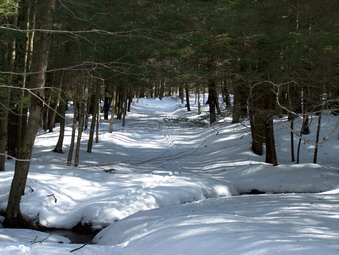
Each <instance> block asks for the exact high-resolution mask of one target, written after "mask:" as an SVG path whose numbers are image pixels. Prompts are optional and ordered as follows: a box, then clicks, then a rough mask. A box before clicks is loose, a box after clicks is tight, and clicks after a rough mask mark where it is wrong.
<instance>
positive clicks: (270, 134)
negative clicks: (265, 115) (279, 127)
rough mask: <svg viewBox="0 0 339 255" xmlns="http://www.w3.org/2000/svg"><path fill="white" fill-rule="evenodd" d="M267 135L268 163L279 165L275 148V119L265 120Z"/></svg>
mask: <svg viewBox="0 0 339 255" xmlns="http://www.w3.org/2000/svg"><path fill="white" fill-rule="evenodd" d="M265 137H266V140H265V141H266V142H265V143H266V159H265V162H266V163H270V164H272V165H273V166H277V165H278V159H277V154H276V150H275V139H274V129H273V119H272V118H270V119H268V120H267V121H266V122H265Z"/></svg>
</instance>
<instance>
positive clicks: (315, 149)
mask: <svg viewBox="0 0 339 255" xmlns="http://www.w3.org/2000/svg"><path fill="white" fill-rule="evenodd" d="M320 126H321V113H320V114H319V116H318V124H317V135H316V138H315V146H314V155H313V163H314V164H317V158H318V148H319V135H320Z"/></svg>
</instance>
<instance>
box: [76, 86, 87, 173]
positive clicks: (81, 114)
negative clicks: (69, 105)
mask: <svg viewBox="0 0 339 255" xmlns="http://www.w3.org/2000/svg"><path fill="white" fill-rule="evenodd" d="M79 87H80V86H79ZM84 118H85V114H84V105H83V104H82V100H81V98H80V100H79V122H78V136H77V143H76V146H75V155H74V166H75V167H78V166H79V161H80V145H81V137H82V132H83V130H84Z"/></svg>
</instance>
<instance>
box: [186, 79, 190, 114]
mask: <svg viewBox="0 0 339 255" xmlns="http://www.w3.org/2000/svg"><path fill="white" fill-rule="evenodd" d="M185 94H186V108H187V111H188V112H190V111H191V107H190V94H189V90H188V84H187V83H186V84H185Z"/></svg>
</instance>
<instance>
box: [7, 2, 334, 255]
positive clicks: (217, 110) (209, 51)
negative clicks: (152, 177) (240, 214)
mask: <svg viewBox="0 0 339 255" xmlns="http://www.w3.org/2000/svg"><path fill="white" fill-rule="evenodd" d="M338 11H339V3H338V1H336V0H323V1H316V0H293V1H292V0H281V1H278V0H190V1H188V0H176V1H171V0H114V1H112V0H110V1H109V0H101V1H94V0H86V1H81V0H1V1H0V173H3V174H5V173H7V172H12V173H13V177H10V178H9V179H10V180H7V182H6V183H8V184H6V185H7V186H8V185H10V187H9V186H8V188H10V189H9V190H8V191H7V190H6V191H4V190H1V189H0V190H1V192H4V193H6V194H7V193H8V194H7V195H5V198H1V197H0V200H1V203H4V204H3V205H1V206H0V211H1V212H0V214H1V215H3V218H4V219H3V222H2V225H3V227H6V228H18V227H19V228H32V229H41V228H42V226H43V224H42V222H38V223H37V222H36V219H35V218H34V217H33V218H30V217H27V214H26V213H22V212H21V209H20V206H21V204H22V199H23V198H24V197H25V196H26V195H27V188H28V187H31V184H30V183H28V182H29V172H30V167H31V165H32V163H34V162H35V161H36V158H35V156H34V151H37V150H39V148H40V147H39V145H37V144H36V142H37V139H38V141H40V140H39V139H42V138H39V136H41V135H42V136H43V135H48V134H50V135H53V136H54V137H55V139H54V140H53V141H51V144H53V148H52V150H50V151H53V153H52V154H54V155H58V156H56V157H58V160H59V159H60V162H62V163H61V164H63V165H64V166H66V169H67V167H68V168H70V169H77V168H78V169H81V168H82V166H83V165H84V161H85V158H86V157H88V156H85V154H86V155H89V154H87V153H92V152H93V151H94V152H97V151H98V147H96V146H97V145H98V146H100V143H103V142H104V141H101V140H102V139H101V138H102V137H106V135H112V137H114V136H116V132H118V131H116V130H120V129H125V130H127V129H128V118H129V116H130V118H131V120H133V121H135V122H136V121H137V120H139V121H140V123H141V124H140V125H142V123H143V122H142V121H143V119H145V118H146V117H147V118H148V117H149V114H151V113H152V114H153V113H154V114H156V111H157V108H159V107H160V110H159V111H163V112H164V113H166V114H165V115H159V116H158V115H156V116H158V117H159V118H163V120H164V121H165V123H167V124H166V125H169V124H171V125H174V126H175V125H178V124H179V125H183V123H186V124H187V122H189V120H190V119H189V118H193V116H195V117H194V118H198V117H199V118H200V122H199V121H198V122H199V123H198V124H199V125H198V124H197V123H196V122H195V124H196V125H198V127H197V128H198V129H199V128H202V127H205V128H209V129H211V130H212V129H217V130H218V132H217V135H219V133H220V134H222V133H223V132H228V131H227V130H228V129H227V128H228V127H224V129H223V128H220V127H219V126H220V125H221V124H220V123H222V121H224V120H225V119H227V121H228V123H229V124H228V125H235V127H238V128H239V130H241V129H242V128H243V127H244V126H246V128H247V130H248V136H249V140H246V139H244V140H243V141H244V143H245V142H248V144H247V145H245V146H247V147H246V148H247V149H246V150H248V151H249V152H250V153H253V155H256V156H258V158H260V161H261V162H262V163H263V164H265V165H266V166H269V167H271V166H273V169H274V167H276V168H278V167H280V165H281V163H280V161H279V156H280V155H279V153H280V152H281V151H282V149H281V144H280V140H279V139H280V138H281V137H280V136H281V134H280V133H279V135H277V132H280V131H279V130H278V131H277V128H276V125H277V123H282V122H284V124H283V125H284V129H285V133H286V134H285V133H284V137H285V138H286V139H285V140H284V148H283V149H284V150H283V151H284V154H283V155H284V156H281V158H283V160H282V161H283V163H282V164H283V165H286V164H287V162H288V164H293V167H294V165H298V164H300V165H302V164H303V163H305V162H302V161H303V158H302V153H303V148H304V147H305V146H309V148H311V149H310V150H311V152H310V154H311V157H310V158H309V162H307V163H310V164H314V165H319V166H320V165H321V166H322V165H323V163H322V162H321V163H319V161H321V155H323V154H321V155H318V154H319V153H318V152H319V150H321V148H322V147H323V146H325V145H326V144H327V143H331V144H332V143H333V140H334V141H336V142H337V143H338V135H337V131H338V128H339V124H338V123H339V122H336V120H337V116H338V115H339V84H338V55H339V51H338V31H339V24H338V23H339V19H338ZM169 98H170V99H173V98H177V99H178V102H177V103H175V104H177V105H178V104H180V105H181V106H182V108H184V109H185V112H186V113H185V114H186V115H187V114H188V115H187V116H189V117H188V118H187V116H186V115H184V113H182V114H183V115H182V116H181V117H180V116H179V117H178V116H177V117H176V118H174V117H173V118H172V117H171V116H170V113H169V112H168V111H167V110H165V108H166V107H172V104H170V103H169V102H172V101H169V102H167V100H170V99H169ZM144 100H158V101H157V102H158V103H156V104H154V107H155V108H154V109H153V110H152V111H149V112H146V113H145V112H142V111H141V110H140V109H139V108H137V107H141V106H142V107H146V108H147V104H152V103H151V102H153V101H147V102H149V103H147V104H146V101H144ZM167 103H168V105H167ZM162 105H165V108H164V109H163V108H161V107H162ZM133 107H136V110H135V111H133ZM173 110H174V109H173ZM70 112H71V115H70ZM136 113H139V114H140V117H139V118H138V117H135V116H136ZM173 114H174V113H173ZM173 114H172V115H173ZM145 116H146V117H145ZM329 116H331V117H332V118H329ZM133 121H131V123H132V124H133V123H134V122H133ZM145 123H146V121H145ZM152 123H153V122H152ZM190 123H193V122H192V121H191V122H190ZM132 124H130V125H132ZM133 125H134V124H133ZM135 125H136V124H135ZM152 125H160V124H159V123H156V124H154V123H153V124H152ZM161 125H163V124H161ZM169 126H170V125H169ZM323 127H325V130H326V132H325V131H323V130H322V129H323ZM115 128H117V129H115ZM140 128H141V127H140ZM167 128H168V127H167ZM219 128H220V130H219ZM198 129H197V130H198ZM135 132H136V133H135V134H134V135H137V134H139V133H138V131H137V130H136V131H135ZM150 132H151V131H150ZM152 132H153V131H152ZM173 132H174V131H173ZM197 132H198V131H197ZM166 134H167V136H169V135H168V134H169V133H166ZM145 135H146V136H147V134H145ZM310 135H312V136H313V137H314V139H313V138H312V139H310V138H309V136H310ZM66 138H67V139H66ZM189 138H190V135H189V134H187V139H189ZM46 139H48V138H46ZM65 139H66V140H65ZM147 139H149V141H150V143H151V144H152V142H153V139H157V138H156V137H149V138H148V136H147ZM190 139H191V138H190ZM192 139H193V138H192ZM241 139H242V137H241ZM108 140H109V139H108ZM278 140H279V141H278ZM277 142H278V143H279V145H278V146H277ZM173 143H174V144H175V142H173ZM101 146H102V150H104V149H105V148H109V146H108V145H107V146H106V145H101ZM196 146H197V145H196ZM206 146H207V145H206ZM227 146H228V145H227V142H225V143H224V148H227ZM198 148H199V149H200V147H198ZM218 148H219V147H218ZM244 148H245V147H244ZM174 150H175V149H173V148H172V152H171V153H174V152H173V151H174ZM187 150H192V151H194V150H195V151H196V150H198V149H197V147H195V148H189V147H187ZM211 150H212V151H213V149H211ZM329 150H332V152H333V151H334V152H333V153H334V154H335V153H336V154H337V153H338V146H337V145H334V147H331V149H329ZM335 150H336V152H335ZM50 151H49V152H48V153H50ZM215 151H217V149H216V150H215ZM332 152H331V153H332ZM133 153H138V152H133ZM152 153H155V154H154V155H157V156H159V155H158V154H157V152H156V151H154V152H152ZM92 154H95V153H92ZM46 155H47V154H46ZM185 155H186V154H185ZM187 155H188V154H187ZM331 155H332V154H331ZM129 156H130V157H131V158H132V157H133V156H132V155H129ZM172 156H173V158H175V159H177V158H176V156H175V155H172ZM159 157H160V158H161V157H162V156H161V155H160V156H159ZM173 158H172V159H173ZM86 159H87V158H86ZM219 159H220V158H219V157H218V158H215V160H219ZM158 160H159V159H158ZM163 160H165V158H164V159H163ZM201 160H202V161H204V162H207V161H208V160H209V158H203V159H201ZM146 161H147V160H145V162H146ZM138 162H139V161H138ZM140 162H141V160H140ZM101 163H102V162H101ZM130 163H131V162H130ZM160 163H162V162H160ZM160 163H159V162H158V161H157V160H155V162H154V164H155V165H156V164H160ZM213 163H215V164H217V163H218V162H213ZM96 164H97V165H99V164H100V162H98V163H96ZM220 164H223V163H222V159H221V161H220ZM93 166H95V164H93ZM152 167H153V166H152ZM331 167H333V169H334V172H336V171H338V168H337V167H338V166H336V165H334V166H331ZM174 168H175V166H173V169H174ZM112 169H113V170H112ZM270 169H271V168H270ZM66 171H67V170H66ZM72 171H73V170H72ZM105 171H115V170H114V166H112V167H111V168H109V169H105ZM154 171H155V170H154ZM178 171H179V170H178ZM273 171H274V170H273ZM331 171H332V170H331ZM173 172H177V170H175V169H174V170H173ZM179 172H180V171H179ZM337 174H338V173H337V172H336V174H335V176H337ZM192 178H193V177H192ZM210 184H211V183H208V184H206V185H207V186H208V185H210ZM211 185H212V186H213V185H214V184H211ZM215 185H216V186H217V184H215ZM7 186H6V187H7ZM31 189H32V192H33V190H34V188H32V187H31ZM238 191H239V189H238ZM321 191H325V190H323V189H322V190H321ZM208 192H209V191H208ZM208 192H207V193H208ZM251 192H254V193H256V192H260V191H258V189H257V188H252V189H250V188H249V189H248V190H243V191H242V192H240V193H251ZM274 192H278V191H274ZM292 192H293V191H292ZM312 192H313V190H312ZM217 193H218V192H217ZM231 193H232V192H231ZM235 193H237V192H235ZM260 193H261V192H260ZM263 193H265V191H264V192H263ZM53 194H54V193H53ZM53 194H52V195H53ZM52 195H51V196H52ZM219 195H220V194H219V193H218V195H216V196H219ZM213 196H214V195H213ZM52 197H53V198H54V199H55V201H57V197H56V196H55V195H53V196H52ZM55 203H57V202H55ZM119 220H120V218H119ZM76 223H79V222H76ZM86 223H88V222H86ZM99 225H100V224H99ZM100 226H101V228H102V227H103V225H100ZM44 227H46V226H44ZM47 227H48V226H47ZM72 227H74V225H72V226H69V228H72ZM239 254H240V253H239ZM286 254H289V253H286ZM290 254H292V253H290Z"/></svg>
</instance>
